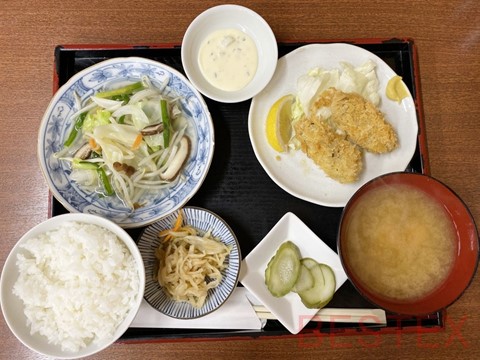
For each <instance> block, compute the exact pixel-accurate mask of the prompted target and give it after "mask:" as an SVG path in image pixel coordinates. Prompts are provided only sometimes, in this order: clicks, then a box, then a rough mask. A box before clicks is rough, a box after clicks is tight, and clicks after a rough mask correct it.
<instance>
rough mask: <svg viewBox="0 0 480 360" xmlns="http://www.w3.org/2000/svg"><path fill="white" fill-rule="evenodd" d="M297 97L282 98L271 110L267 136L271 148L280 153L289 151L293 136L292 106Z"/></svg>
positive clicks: (268, 117)
mask: <svg viewBox="0 0 480 360" xmlns="http://www.w3.org/2000/svg"><path fill="white" fill-rule="evenodd" d="M294 100H295V97H294V96H293V95H291V94H289V95H285V96H282V97H281V98H280V99H278V100H277V101H275V103H274V104H273V105H272V107H271V108H270V110H269V112H268V115H267V124H266V134H267V140H268V143H269V144H270V146H271V147H272V148H273V149H274V150H276V151H278V152H284V151H286V150H287V145H288V142H289V141H290V138H291V136H292V104H293V101H294Z"/></svg>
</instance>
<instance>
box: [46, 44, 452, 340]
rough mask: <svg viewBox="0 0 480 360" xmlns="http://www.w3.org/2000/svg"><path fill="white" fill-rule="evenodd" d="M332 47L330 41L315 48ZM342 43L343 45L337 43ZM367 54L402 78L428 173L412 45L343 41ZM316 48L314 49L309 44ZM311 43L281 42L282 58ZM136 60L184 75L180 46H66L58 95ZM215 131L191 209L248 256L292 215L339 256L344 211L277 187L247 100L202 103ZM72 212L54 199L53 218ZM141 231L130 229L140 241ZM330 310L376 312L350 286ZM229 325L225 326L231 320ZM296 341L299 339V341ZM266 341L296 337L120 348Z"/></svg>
mask: <svg viewBox="0 0 480 360" xmlns="http://www.w3.org/2000/svg"><path fill="white" fill-rule="evenodd" d="M315 42H319V43H328V42H329V41H315ZM337 42H338V41H337ZM342 42H346V43H352V44H355V45H357V46H360V47H362V48H365V49H366V50H369V51H371V52H373V53H375V54H376V55H378V56H379V57H380V58H382V59H383V60H384V61H385V62H386V63H387V64H388V65H389V66H391V67H392V68H393V70H395V72H396V73H397V74H398V75H400V76H402V77H403V80H404V82H405V84H406V85H407V86H408V88H409V89H410V91H411V93H412V95H413V98H414V100H415V104H416V109H417V115H418V121H419V135H418V141H417V149H416V152H415V154H414V156H413V158H412V160H411V162H410V164H409V166H408V168H407V169H406V170H407V171H412V172H419V173H429V164H428V156H427V147H426V138H425V127H424V123H423V113H422V104H421V99H420V89H419V87H420V82H419V73H418V62H417V56H416V50H415V46H414V42H413V41H412V40H409V39H388V40H385V39H362V40H346V41H342ZM309 43H311V42H309ZM306 44H307V43H291V42H287V43H279V44H278V46H279V56H282V55H284V54H286V53H288V52H290V51H292V50H294V49H296V48H297V47H299V46H302V45H306ZM126 56H139V57H145V58H149V59H154V60H157V61H160V62H162V63H164V64H166V65H169V66H171V67H173V68H175V69H177V70H179V71H180V72H182V73H184V71H183V68H182V63H181V58H180V46H178V45H176V44H150V45H141V46H133V45H114V46H112V45H63V46H57V47H56V49H55V69H54V90H55V89H57V88H58V87H59V86H61V85H63V84H64V83H65V82H66V81H67V80H68V79H69V78H70V77H71V76H72V75H74V74H75V73H77V72H79V71H81V70H83V69H84V68H86V67H88V66H90V65H93V64H95V63H98V62H100V61H102V60H106V59H110V58H113V57H126ZM205 100H206V102H207V105H208V107H209V110H210V112H211V115H212V118H213V122H214V127H215V154H214V157H213V161H212V164H211V167H210V170H209V173H208V175H207V177H206V179H205V181H204V183H203V185H202V187H201V188H200V190H199V191H198V192H197V194H196V195H195V196H194V197H193V198H192V199H191V200H190V201H189V202H188V204H187V205H192V206H200V207H204V208H207V209H209V210H212V211H213V212H215V213H217V214H219V215H220V216H221V217H222V218H224V219H225V220H226V221H227V222H228V224H229V225H230V226H231V228H232V229H233V231H234V232H235V234H236V235H237V237H238V240H239V243H240V246H241V253H242V255H243V257H245V256H246V255H247V254H248V253H249V252H250V251H251V250H252V249H253V248H254V247H255V246H256V245H257V244H258V243H259V242H260V241H261V240H262V239H263V237H264V236H265V235H266V234H267V233H268V231H269V230H270V229H271V228H272V227H273V226H274V225H275V224H276V223H277V222H278V220H280V218H281V217H282V216H283V215H284V214H285V213H286V212H289V211H290V212H293V213H294V214H296V215H297V216H298V217H299V218H300V219H301V220H302V221H303V222H305V224H306V225H307V226H308V227H310V228H311V229H312V230H313V231H314V232H315V233H316V234H317V235H318V236H319V237H320V238H321V239H322V240H323V241H324V242H325V243H327V244H328V245H329V246H330V247H331V248H332V249H334V250H336V235H337V229H338V225H339V222H340V216H341V213H342V208H330V207H324V206H320V205H315V204H312V203H309V202H306V201H304V200H300V199H297V198H295V197H293V196H292V195H290V194H288V193H287V192H285V191H284V190H282V189H281V188H279V187H278V186H277V185H276V184H275V183H274V182H273V181H272V180H271V179H270V178H269V177H268V175H267V174H266V172H265V171H264V170H263V168H262V167H261V165H260V164H259V162H258V161H257V159H256V157H255V154H254V152H253V149H252V146H251V144H250V139H249V136H248V125H247V122H248V111H249V106H250V101H244V102H241V103H237V104H223V103H219V102H216V101H213V100H210V99H208V98H206V99H205ZM65 212H67V211H66V210H65V208H63V206H62V205H61V204H60V203H59V202H58V201H57V200H56V199H54V198H53V197H52V198H51V204H50V216H55V215H59V214H62V213H65ZM142 230H143V229H129V230H128V232H129V233H130V234H131V235H132V237H133V238H134V239H137V238H138V236H139V235H140V233H141V231H142ZM329 307H338V308H373V307H374V306H373V305H372V304H370V303H369V302H368V301H366V300H365V299H364V298H363V297H362V296H360V295H359V294H358V292H357V291H356V290H355V288H354V287H353V286H352V285H351V283H350V282H348V281H347V282H346V283H345V284H344V285H343V286H342V287H341V288H340V289H339V290H338V291H337V293H336V294H335V297H334V299H333V300H332V301H331V302H330V303H329ZM442 318H443V314H442V313H434V314H431V315H429V316H424V317H422V318H415V317H400V316H397V315H394V314H387V319H388V321H387V325H386V326H384V325H382V326H380V325H369V326H368V330H369V331H372V330H375V331H377V330H378V331H380V332H388V331H399V330H407V331H408V330H415V329H418V327H421V328H429V327H442V326H443V321H442ZM227 321H228V320H227ZM366 328H367V327H366V325H365V324H355V323H342V324H339V323H335V324H330V323H316V322H310V323H309V324H308V325H307V326H306V327H305V328H304V329H303V330H302V332H301V333H300V334H299V335H309V334H318V333H319V332H325V333H332V332H335V333H347V332H352V331H353V332H361V331H364V330H365V329H366ZM299 335H296V336H299ZM264 336H292V335H291V334H290V333H289V332H288V331H287V330H286V329H285V328H284V327H283V326H282V325H281V324H280V323H279V322H278V321H275V320H268V322H267V324H266V326H265V327H264V328H263V329H262V330H255V331H244V330H242V331H240V330H238V331H235V330H204V329H162V328H158V329H142V328H130V329H129V330H127V332H126V333H125V334H124V335H123V337H122V338H121V340H123V341H140V340H141V341H161V340H163V341H166V340H169V339H170V340H171V339H192V338H249V337H264Z"/></svg>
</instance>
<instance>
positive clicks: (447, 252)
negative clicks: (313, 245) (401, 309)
mask: <svg viewBox="0 0 480 360" xmlns="http://www.w3.org/2000/svg"><path fill="white" fill-rule="evenodd" d="M345 234H346V240H345V242H344V245H343V246H344V248H343V249H342V251H344V252H345V255H346V257H347V259H348V263H349V264H350V266H351V269H352V271H353V273H354V274H355V275H356V276H357V277H358V280H359V281H360V282H361V283H363V285H364V286H365V287H366V288H368V289H369V290H370V291H371V292H373V293H376V294H377V295H380V296H382V297H388V298H391V299H395V300H397V301H401V302H403V301H405V302H408V301H413V300H415V299H418V298H421V297H424V296H425V295H427V294H429V293H431V292H432V291H434V290H435V289H436V288H438V287H439V286H440V285H441V284H442V282H443V281H444V280H445V279H446V278H447V276H448V274H449V272H450V271H451V269H452V267H453V262H454V257H455V252H456V232H455V229H454V227H453V225H452V223H451V221H450V218H449V215H448V214H447V213H446V211H445V210H444V209H443V207H442V206H441V205H440V204H438V203H437V202H436V201H435V200H434V199H432V198H431V197H430V196H429V195H427V194H426V193H424V192H422V191H421V190H417V189H415V188H413V187H410V186H408V185H388V186H383V187H378V188H375V189H373V190H371V191H370V192H369V193H367V194H365V195H364V196H363V197H362V199H360V200H359V201H358V202H357V204H356V206H355V207H354V208H353V209H352V212H351V214H350V219H349V223H348V227H347V228H346V232H345Z"/></svg>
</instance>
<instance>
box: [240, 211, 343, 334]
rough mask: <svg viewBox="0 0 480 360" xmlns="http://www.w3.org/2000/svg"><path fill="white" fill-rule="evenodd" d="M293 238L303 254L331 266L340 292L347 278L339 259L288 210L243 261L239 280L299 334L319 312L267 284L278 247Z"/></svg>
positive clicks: (291, 295)
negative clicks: (273, 291)
mask: <svg viewBox="0 0 480 360" xmlns="http://www.w3.org/2000/svg"><path fill="white" fill-rule="evenodd" d="M287 240H290V241H292V242H293V243H294V244H295V245H297V246H298V248H299V249H300V253H301V256H302V257H311V258H313V259H315V260H316V261H317V262H319V263H324V264H327V265H329V266H330V267H331V268H332V270H333V272H334V273H335V282H336V287H335V291H337V290H338V289H339V288H340V286H342V285H343V283H344V282H345V281H346V280H347V275H346V274H345V271H344V270H343V267H342V264H341V262H340V258H339V256H338V255H337V253H335V251H333V250H332V249H330V247H329V246H328V245H327V244H325V243H324V242H323V241H322V240H321V239H320V238H319V237H318V236H317V235H316V234H315V233H314V232H313V231H312V230H310V228H308V226H307V225H305V224H304V223H303V222H302V221H301V220H300V219H299V218H298V217H297V216H296V215H295V214H293V213H291V212H288V213H286V214H285V215H284V216H283V217H282V218H281V219H280V220H279V221H278V223H277V224H276V225H275V226H274V227H273V228H272V229H271V230H270V231H269V233H268V234H267V235H266V236H265V237H264V238H263V239H262V241H261V242H260V243H259V244H258V245H257V246H256V247H255V249H253V250H252V251H251V252H250V253H249V254H248V256H247V257H246V258H245V259H244V260H243V261H242V266H241V271H240V282H241V283H242V284H243V286H245V287H246V288H247V290H248V291H249V292H251V293H252V294H253V295H254V296H255V297H256V298H257V299H258V300H259V301H261V302H262V303H263V305H264V306H265V307H266V308H268V310H269V311H270V312H271V313H272V314H273V315H275V317H276V318H277V319H278V320H279V321H280V322H281V323H282V324H283V326H285V328H287V330H288V331H290V332H291V333H292V334H297V333H299V332H300V331H301V330H302V329H303V328H304V327H305V325H307V323H308V322H309V321H310V320H311V319H312V317H313V316H314V315H315V314H316V313H317V311H318V309H308V308H307V307H305V305H304V304H303V303H302V301H301V299H300V297H299V296H298V295H297V294H295V293H293V292H290V293H288V294H287V295H285V296H283V297H280V298H277V297H274V296H273V295H272V294H270V292H269V290H268V289H267V286H266V285H265V269H266V267H267V264H268V262H269V261H270V259H271V258H272V257H273V256H274V255H275V252H276V251H277V249H278V247H279V246H280V245H281V244H282V243H283V242H285V241H287Z"/></svg>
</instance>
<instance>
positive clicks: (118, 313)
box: [13, 222, 139, 352]
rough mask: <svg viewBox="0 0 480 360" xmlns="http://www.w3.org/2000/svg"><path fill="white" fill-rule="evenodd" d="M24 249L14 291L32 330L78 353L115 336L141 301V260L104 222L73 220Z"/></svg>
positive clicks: (18, 258) (30, 242)
mask: <svg viewBox="0 0 480 360" xmlns="http://www.w3.org/2000/svg"><path fill="white" fill-rule="evenodd" d="M22 247H23V248H24V249H25V250H27V251H28V255H26V256H25V255H22V254H19V255H18V257H17V266H18V268H19V271H20V276H19V278H18V280H17V281H16V283H15V285H14V288H13V293H14V294H15V295H17V296H18V297H20V298H21V299H22V301H23V303H24V306H25V315H26V317H27V325H28V326H30V327H31V333H32V334H34V333H39V334H41V335H44V336H46V337H47V338H48V341H49V343H53V344H55V345H61V347H62V350H63V351H72V352H76V351H78V350H80V349H81V348H84V347H85V346H87V345H88V344H90V343H91V342H92V341H93V342H94V343H97V342H100V341H102V340H105V339H108V338H112V336H113V335H114V332H115V330H116V328H117V327H118V325H119V324H120V323H121V322H122V321H123V320H124V319H125V317H126V316H127V314H128V312H129V310H130V309H131V308H132V306H133V304H134V303H135V300H136V296H137V294H138V290H139V277H138V271H137V266H136V261H135V259H134V258H133V256H132V254H131V253H130V251H129V250H128V248H127V247H126V245H125V244H124V243H123V242H122V241H121V240H119V239H118V237H117V236H116V235H115V234H114V233H112V232H111V231H109V230H106V229H105V228H103V227H100V226H98V225H91V224H85V223H77V222H69V223H66V224H64V225H61V226H60V227H59V228H57V229H56V230H52V231H49V232H46V233H44V234H41V235H39V236H37V237H35V238H32V239H29V240H28V241H27V242H26V243H25V244H24V245H23V246H22Z"/></svg>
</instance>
